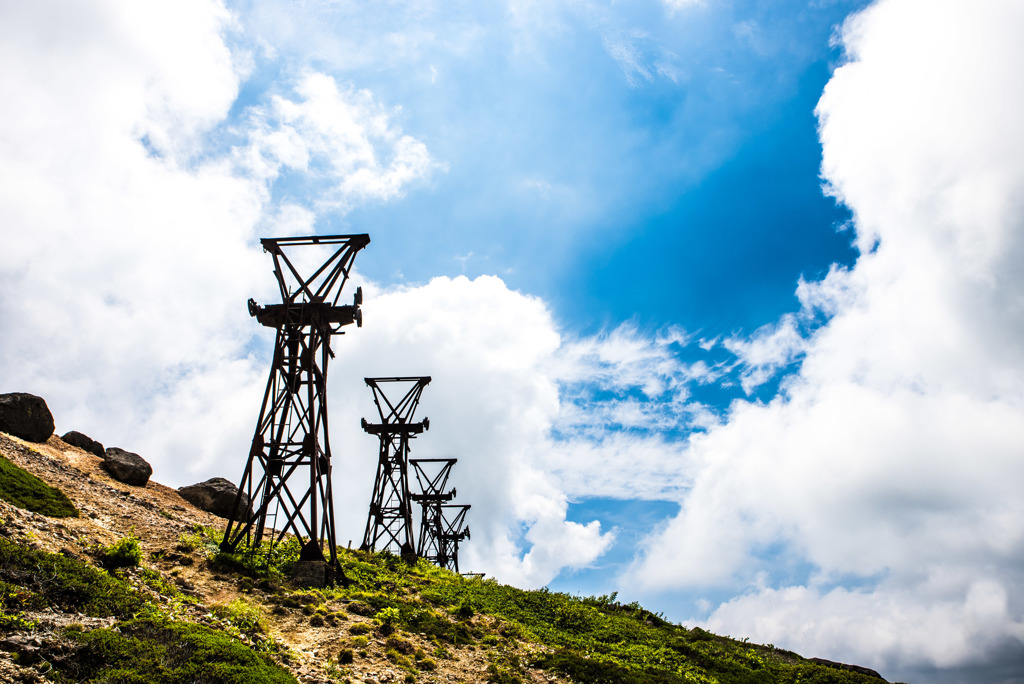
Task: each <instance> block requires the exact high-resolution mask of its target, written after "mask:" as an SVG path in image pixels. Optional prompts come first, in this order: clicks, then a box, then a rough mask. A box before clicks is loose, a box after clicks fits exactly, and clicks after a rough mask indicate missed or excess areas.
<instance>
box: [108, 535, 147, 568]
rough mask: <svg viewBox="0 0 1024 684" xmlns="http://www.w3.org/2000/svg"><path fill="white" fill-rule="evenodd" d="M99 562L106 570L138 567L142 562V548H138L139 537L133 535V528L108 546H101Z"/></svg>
mask: <svg viewBox="0 0 1024 684" xmlns="http://www.w3.org/2000/svg"><path fill="white" fill-rule="evenodd" d="M100 562H101V563H103V567H105V568H106V569H107V570H117V569H118V568H136V567H138V566H139V564H140V563H141V562H142V549H141V548H139V538H138V537H136V536H135V530H134V529H133V530H132V531H131V533H129V534H128V536H127V537H122V538H120V539H118V540H117V541H116V542H114V543H113V544H111V545H110V546H105V547H101V549H100Z"/></svg>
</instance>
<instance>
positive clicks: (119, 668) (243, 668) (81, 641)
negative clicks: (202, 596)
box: [54, 619, 296, 684]
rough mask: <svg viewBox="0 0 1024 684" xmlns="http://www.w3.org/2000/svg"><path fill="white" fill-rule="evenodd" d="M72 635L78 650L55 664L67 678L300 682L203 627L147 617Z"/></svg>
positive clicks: (159, 683) (149, 683) (162, 683)
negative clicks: (114, 626) (111, 627)
mask: <svg viewBox="0 0 1024 684" xmlns="http://www.w3.org/2000/svg"><path fill="white" fill-rule="evenodd" d="M67 636H69V637H70V638H71V639H72V640H73V641H75V642H77V648H75V650H74V652H73V653H72V654H71V655H70V656H69V657H67V658H61V659H59V660H58V661H57V662H55V663H54V669H55V670H56V672H58V673H59V674H60V675H61V679H63V680H64V681H68V680H70V681H103V682H124V683H130V684H136V683H138V684H142V683H145V684H179V683H180V682H190V683H194V684H235V683H237V684H242V683H244V682H260V684H296V680H295V678H294V677H293V676H292V675H291V674H289V673H288V672H286V671H285V670H284V669H282V668H281V667H280V666H279V665H277V664H276V663H274V662H273V660H271V659H270V658H269V657H267V656H265V655H263V654H259V653H256V652H255V651H253V650H251V649H250V648H248V647H247V646H245V645H244V644H242V643H241V642H240V641H237V640H236V639H232V638H231V637H229V636H227V635H226V634H224V633H222V632H217V631H215V630H213V629H210V628H209V627H205V626H203V625H196V624H191V623H176V622H168V621H164V620H154V619H143V620H132V621H130V622H125V623H122V624H121V625H119V626H118V629H117V630H116V631H115V630H113V629H94V630H91V631H88V632H81V631H76V630H68V632H67Z"/></svg>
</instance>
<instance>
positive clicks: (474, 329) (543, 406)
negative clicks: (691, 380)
mask: <svg viewBox="0 0 1024 684" xmlns="http://www.w3.org/2000/svg"><path fill="white" fill-rule="evenodd" d="M369 249H372V245H371V247H370V248H369ZM365 289H366V299H365V304H364V310H365V319H366V322H365V324H364V327H363V328H362V329H359V330H355V331H353V332H352V333H351V334H349V335H346V336H345V338H343V339H342V340H340V341H339V342H338V343H337V344H336V345H335V347H336V350H337V352H338V360H337V362H336V363H335V364H334V365H333V366H332V368H331V375H330V377H331V390H330V391H331V393H332V394H331V405H332V416H334V418H333V420H334V422H333V423H332V434H333V435H335V440H336V442H332V446H333V447H334V451H335V453H336V454H338V455H339V456H340V459H337V465H336V466H335V467H336V469H338V472H343V473H345V476H344V477H339V478H336V480H337V482H336V485H335V487H336V492H337V496H338V501H339V507H340V508H342V509H343V510H344V514H343V516H342V518H343V519H344V520H345V522H343V523H341V524H342V527H343V529H342V536H343V537H345V538H346V539H348V538H359V537H361V535H362V529H363V525H365V521H366V510H367V505H368V504H369V496H370V490H371V488H372V484H373V473H374V470H375V468H376V458H377V441H376V439H375V438H373V437H372V436H370V435H367V434H365V433H363V432H362V430H361V429H360V428H359V417H361V416H370V415H371V414H372V412H373V411H374V408H373V405H372V403H371V396H370V391H369V390H368V389H367V388H366V387H365V385H364V384H363V382H362V378H363V377H376V376H388V377H395V376H407V375H408V376H416V375H430V376H431V377H432V378H433V380H432V382H431V383H430V384H429V385H428V386H427V387H426V388H425V389H424V391H423V397H422V401H421V403H420V410H419V411H418V413H417V415H418V416H420V417H422V416H427V417H429V418H430V430H429V431H427V432H426V433H424V434H423V435H421V436H419V437H417V438H416V440H415V442H414V443H413V445H412V451H413V457H414V458H431V457H438V458H440V457H444V458H449V457H455V458H458V459H459V462H458V464H457V465H456V466H455V468H454V470H453V472H452V478H451V481H450V482H451V484H452V485H454V486H455V487H456V488H457V489H458V492H459V495H458V500H457V502H458V503H468V504H471V505H472V506H473V508H472V510H471V511H470V514H469V518H468V523H469V526H470V529H471V530H472V531H473V538H472V541H471V542H468V543H466V544H465V546H464V547H463V551H462V552H461V554H460V555H461V562H460V565H461V566H462V567H463V568H464V569H475V570H479V571H483V572H487V573H488V574H492V575H496V576H498V577H499V578H500V579H502V580H504V581H509V582H514V583H516V584H519V585H522V586H541V585H543V584H546V583H547V582H549V581H550V580H551V579H553V578H554V577H555V575H557V573H558V572H559V571H560V570H561V569H562V568H565V567H581V566H585V565H587V564H588V563H590V562H592V561H593V560H594V559H595V558H597V556H598V555H599V554H600V553H601V552H602V551H603V550H604V549H605V548H607V546H608V544H609V543H610V542H611V537H610V536H609V534H608V533H605V532H602V531H601V530H600V525H599V524H598V523H597V522H596V521H595V522H593V523H589V524H585V525H583V524H578V523H573V522H567V521H566V520H565V516H566V511H567V508H568V498H567V496H566V494H565V492H564V491H563V490H562V489H560V487H559V482H558V480H557V479H556V478H554V477H552V476H551V475H550V474H549V473H548V470H549V466H548V464H547V463H546V459H547V455H548V454H549V453H550V452H551V449H552V444H551V441H550V435H549V429H550V427H551V423H552V421H553V420H554V419H555V417H556V416H557V414H558V411H559V397H558V386H557V384H556V382H555V380H554V379H553V378H552V377H551V375H550V374H549V373H548V372H547V370H546V368H547V366H548V365H549V364H550V359H551V358H552V356H553V355H554V354H555V353H556V352H557V350H558V348H559V345H560V343H561V338H560V336H559V334H558V332H557V331H556V329H555V326H554V322H553V321H552V319H551V315H550V312H549V311H548V310H547V308H546V307H545V306H544V304H543V303H542V302H541V301H540V300H538V299H535V298H533V297H528V296H524V295H522V294H520V293H517V292H514V291H511V290H509V289H508V288H507V287H506V286H505V284H504V283H503V282H502V281H501V280H500V279H498V278H496V277H493V276H481V277H479V278H476V279H475V280H469V279H467V278H465V277H458V278H454V279H449V278H435V279H434V280H432V281H430V282H429V283H427V284H425V285H422V286H418V287H406V288H398V289H394V290H390V291H383V292H381V291H379V290H378V289H377V288H376V286H373V285H372V284H368V285H367V286H366V288H365ZM342 416H343V417H344V418H343V419H342V420H343V421H344V422H342V420H339V418H340V417H342ZM335 444H337V445H345V448H344V450H342V449H341V448H339V446H336V445H335ZM520 532H522V534H523V538H522V539H520V538H519V535H520Z"/></svg>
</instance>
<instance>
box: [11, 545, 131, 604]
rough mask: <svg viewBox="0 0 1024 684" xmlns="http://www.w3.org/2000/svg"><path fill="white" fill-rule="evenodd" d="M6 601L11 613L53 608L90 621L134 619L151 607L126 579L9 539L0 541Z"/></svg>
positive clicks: (73, 559)
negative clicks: (90, 618) (82, 616)
mask: <svg viewBox="0 0 1024 684" xmlns="http://www.w3.org/2000/svg"><path fill="white" fill-rule="evenodd" d="M11 587H13V588H14V590H11V589H10V588H11ZM0 597H2V600H3V607H4V608H8V609H15V610H23V609H29V610H36V609H41V608H45V607H47V606H53V607H56V608H60V609H61V610H63V611H65V612H80V613H84V614H85V615H88V616H90V617H111V616H113V617H120V618H128V617H132V616H134V615H135V614H137V613H139V612H140V611H144V610H145V609H146V606H147V604H146V602H145V600H144V599H143V598H142V597H141V596H140V595H139V594H138V592H136V591H134V590H133V589H132V588H131V587H129V586H128V585H127V584H126V583H125V582H124V581H123V580H120V579H117V578H116V577H112V576H110V575H108V574H107V573H105V572H102V571H100V570H97V569H96V568H93V567H91V566H89V565H86V564H85V563H83V562H82V561H80V560H78V559H76V558H70V557H68V556H62V555H59V554H55V553H46V552H45V551H35V550H33V549H29V548H27V547H25V546H22V545H20V544H15V543H13V542H10V541H7V540H6V539H0Z"/></svg>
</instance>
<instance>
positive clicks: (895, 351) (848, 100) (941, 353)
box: [630, 0, 1024, 678]
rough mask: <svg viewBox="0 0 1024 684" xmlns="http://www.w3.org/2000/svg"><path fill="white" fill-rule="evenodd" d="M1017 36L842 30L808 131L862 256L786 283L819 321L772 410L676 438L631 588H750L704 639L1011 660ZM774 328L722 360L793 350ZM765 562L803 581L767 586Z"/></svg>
mask: <svg viewBox="0 0 1024 684" xmlns="http://www.w3.org/2000/svg"><path fill="white" fill-rule="evenodd" d="M1022 27H1024V8H1022V6H1021V5H1020V4H1019V3H1012V2H985V3H978V4H973V5H971V6H970V7H968V6H966V5H964V4H962V3H955V2H917V1H914V0H883V1H882V2H879V3H877V4H875V5H873V6H872V7H870V8H868V9H867V10H865V11H864V12H862V13H860V14H858V15H856V16H854V17H853V18H851V19H850V20H849V21H847V23H846V24H845V25H844V27H843V29H842V32H841V41H842V44H843V47H844V49H845V51H846V54H847V55H848V59H849V61H848V62H847V63H845V64H843V65H842V66H841V67H839V68H838V69H837V70H836V72H835V74H834V75H833V78H832V79H831V81H830V82H829V84H828V86H827V87H826V89H825V91H824V94H823V96H822V98H821V101H820V103H819V106H818V117H819V121H820V137H821V141H822V145H823V153H824V161H823V172H824V175H825V177H826V179H827V181H828V184H829V189H830V192H832V193H833V194H834V195H835V196H836V197H837V198H838V199H839V200H841V201H842V202H844V203H845V204H846V205H847V206H848V207H850V208H851V209H852V211H853V214H854V217H855V218H854V226H853V228H854V230H855V232H856V235H855V237H856V244H857V245H858V246H859V247H860V249H861V256H860V257H859V259H858V261H857V263H856V265H855V266H854V267H853V268H852V269H850V270H849V271H846V270H841V269H833V270H832V271H831V272H830V273H829V275H828V276H827V277H826V278H825V279H824V281H822V282H821V283H801V285H800V288H799V289H798V295H799V296H800V299H801V302H802V303H803V304H804V306H805V308H808V309H816V310H818V311H821V312H824V313H826V314H831V315H832V316H833V317H832V318H831V319H830V320H829V322H828V323H827V325H825V326H823V327H821V328H819V329H818V330H817V331H816V332H814V333H813V334H812V335H811V337H810V338H809V339H808V340H806V343H805V345H806V346H805V347H804V350H805V354H806V356H805V359H804V361H803V364H802V367H801V370H800V372H799V374H798V375H797V376H796V377H794V378H793V379H792V381H791V382H789V383H788V384H787V386H786V388H785V390H784V392H783V393H782V394H781V395H780V396H778V397H777V398H775V399H774V400H773V401H771V402H770V403H768V404H766V405H760V404H752V403H746V402H738V403H737V404H736V405H734V407H733V409H732V411H731V413H730V415H729V417H728V419H727V420H726V421H725V423H724V424H723V425H721V426H719V427H715V428H712V429H711V430H709V431H708V432H707V433H706V434H702V435H698V436H695V437H694V438H693V439H692V440H691V443H690V448H689V453H688V456H689V458H690V460H691V462H692V463H695V464H699V468H698V469H697V470H696V472H695V474H694V481H693V488H692V490H690V492H689V493H688V495H687V496H686V497H685V499H684V500H683V502H682V511H681V513H680V515H679V516H678V517H677V518H675V519H674V520H672V521H671V523H670V524H669V525H668V526H667V527H666V529H665V530H664V531H662V532H661V533H660V534H658V535H657V536H655V537H652V538H651V539H650V540H648V546H647V550H646V553H645V555H644V556H643V557H642V558H640V559H639V560H638V561H637V563H636V564H635V565H634V567H633V568H632V570H631V575H630V579H631V580H632V581H636V582H643V583H646V585H647V586H648V587H649V588H652V589H655V588H660V589H662V590H664V589H666V588H681V587H699V586H706V587H711V586H717V587H729V588H731V589H732V590H736V589H737V588H740V587H744V586H746V587H749V589H748V590H747V592H746V593H745V594H744V595H742V596H740V597H738V598H735V599H733V600H731V601H727V602H726V603H724V604H722V605H721V606H720V607H718V608H717V609H715V610H714V611H713V612H712V613H711V615H710V616H709V617H708V618H707V624H709V625H711V626H712V627H714V628H716V629H719V630H721V631H725V632H729V633H742V634H744V635H749V636H750V637H751V638H752V639H755V640H764V641H772V642H774V643H776V644H777V645H784V646H786V647H788V648H794V649H796V650H798V651H800V652H804V653H807V652H810V653H817V654H820V655H823V656H825V657H834V658H836V659H846V660H848V661H849V660H852V661H855V662H861V663H864V664H868V665H871V666H874V667H876V669H880V670H882V671H883V674H886V672H887V671H889V672H892V671H894V670H895V671H897V672H901V673H903V674H907V673H910V674H912V673H913V672H915V671H921V669H922V668H930V667H951V666H963V665H967V664H972V663H980V662H984V661H985V660H986V659H991V658H994V657H1002V658H1010V659H1011V660H1012V661H1015V662H1017V663H1018V664H1019V662H1020V658H1021V654H1022V653H1024V632H1022V624H1024V622H1022V620H1024V595H1021V594H1020V587H1021V586H1024V585H1022V583H1021V580H1022V576H1021V570H1020V568H1021V567H1024V564H1022V560H1024V505H1022V504H1021V499H1020V496H1019V491H1020V490H1021V486H1022V485H1024V464H1022V462H1021V459H1020V457H1019V456H1020V454H1021V453H1022V452H1024V421H1022V419H1021V416H1022V415H1024V395H1022V393H1021V389H1020V388H1021V387H1022V386H1024V384H1022V381H1024V356H1022V354H1024V344H1022V340H1024V336H1022V335H1021V333H1022V332H1024V331H1022V329H1021V326H1022V324H1024V308H1022V302H1024V281H1022V278H1021V270H1020V268H1019V263H1020V256H1021V250H1022V246H1024V231H1022V228H1024V225H1022V224H1024V219H1022V216H1024V213H1022V212H1021V206H1020V199H1019V198H1020V196H1021V190H1022V189H1024V132H1022V129H1021V127H1020V126H1019V125H1018V124H1017V123H1016V120H1015V114H1014V113H1015V112H1018V111H1020V109H1021V105H1022V104H1024V103H1022V100H1024V91H1022V90H1021V89H1020V87H1019V85H1017V83H1016V79H1017V74H1016V67H1015V65H1016V64H1019V63H1020V61H1021V59H1022V57H1024V55H1022V52H1021V51H1022V48H1021V43H1020V41H1019V40H1018V36H1019V32H1020V30H1021V28H1022ZM780 331H782V332H780ZM770 333H771V334H769V335H766V336H765V337H764V339H763V340H762V343H760V344H759V343H758V342H757V340H754V341H753V346H751V344H750V343H745V345H741V346H740V347H738V348H737V353H739V354H740V355H741V356H747V357H750V358H751V360H752V361H753V362H754V367H755V368H756V367H757V364H758V360H757V359H756V358H753V356H752V355H753V353H754V351H758V350H759V349H760V351H758V354H759V355H760V358H763V359H764V360H765V361H762V363H768V364H773V363H776V362H777V361H778V360H779V359H783V360H784V359H786V358H789V354H790V352H789V351H787V350H793V349H797V348H799V347H800V344H799V343H798V342H797V341H796V338H795V337H793V335H792V334H790V333H789V331H788V328H787V323H786V320H785V319H783V320H782V321H780V323H779V325H778V326H776V328H774V329H773V330H772V331H770ZM780 336H781V338H780ZM769 342H770V344H768V343H769ZM753 379H756V378H753V377H752V381H753ZM780 547H781V548H784V549H785V550H786V555H788V556H789V557H790V558H793V557H796V558H800V559H803V560H804V561H806V562H807V563H808V564H809V566H810V567H811V568H812V572H811V576H809V577H808V578H807V579H806V580H805V581H803V582H799V583H796V584H791V583H789V584H788V583H787V582H791V581H792V580H791V579H787V580H783V579H780V578H781V575H778V576H775V575H773V572H774V571H777V570H778V568H777V567H776V566H774V565H773V561H772V559H773V558H774V557H775V556H774V555H773V554H772V553H771V550H772V549H773V548H774V549H777V548H780ZM1008 645H1009V648H1010V650H1009V651H1007V650H1006V649H1007V647H1008ZM1011 660H1007V661H1006V662H1011ZM915 668H916V669H915ZM1016 676H1017V677H1018V678H1019V676H1020V672H1019V671H1018V672H1017V673H1016Z"/></svg>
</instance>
